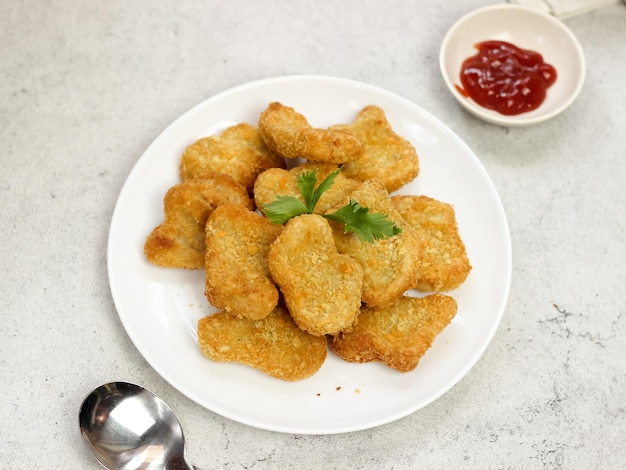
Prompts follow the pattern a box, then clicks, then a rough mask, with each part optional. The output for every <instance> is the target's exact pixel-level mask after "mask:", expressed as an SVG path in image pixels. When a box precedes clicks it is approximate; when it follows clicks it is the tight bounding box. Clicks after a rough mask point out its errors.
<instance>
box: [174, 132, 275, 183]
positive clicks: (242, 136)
mask: <svg viewBox="0 0 626 470" xmlns="http://www.w3.org/2000/svg"><path fill="white" fill-rule="evenodd" d="M284 167H285V160H284V159H283V158H281V157H279V156H278V155H276V154H275V153H274V152H272V151H271V150H270V149H269V148H268V147H267V146H266V145H265V143H264V142H263V139H262V138H261V133H260V132H259V129H258V128H257V127H255V126H252V125H250V124H247V123H241V124H237V125H236V126H232V127H229V128H228V129H225V130H224V131H223V132H222V133H221V134H219V135H212V136H210V137H204V138H202V139H200V140H198V141H196V142H194V143H193V144H191V145H190V146H188V147H187V148H186V149H185V152H184V153H183V155H182V158H181V161H180V176H181V178H182V179H183V180H188V179H191V178H193V177H195V176H198V175H201V174H203V173H209V172H218V173H224V174H227V175H229V176H232V177H233V179H234V180H235V181H237V182H238V183H240V184H242V185H243V186H245V187H246V189H247V190H248V191H252V186H253V185H254V180H255V179H256V177H257V176H258V175H259V173H262V172H263V171H265V170H267V169H268V168H284Z"/></svg>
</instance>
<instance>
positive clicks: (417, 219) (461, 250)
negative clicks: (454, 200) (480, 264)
mask: <svg viewBox="0 0 626 470" xmlns="http://www.w3.org/2000/svg"><path fill="white" fill-rule="evenodd" d="M391 202H392V204H393V206H394V207H395V208H396V209H397V210H398V212H400V214H401V215H402V217H403V218H404V220H406V221H407V223H408V224H409V225H410V226H411V227H413V229H414V230H415V232H416V233H417V234H418V236H419V237H420V239H421V240H422V242H423V243H422V245H423V251H422V256H421V263H420V271H419V274H418V278H417V282H416V284H415V288H416V289H418V290H421V291H437V292H439V291H448V290H452V289H455V288H456V287H458V286H460V285H461V284H462V283H463V282H464V281H465V279H466V278H467V276H468V275H469V273H470V270H471V269H472V267H471V266H470V263H469V260H468V258H467V253H466V251H465V244H464V243H463V240H461V237H460V236H459V230H458V227H457V223H456V216H455V214H454V209H453V208H452V206H451V205H450V204H447V203H445V202H441V201H437V200H436V199H432V198H430V197H427V196H394V197H392V198H391Z"/></svg>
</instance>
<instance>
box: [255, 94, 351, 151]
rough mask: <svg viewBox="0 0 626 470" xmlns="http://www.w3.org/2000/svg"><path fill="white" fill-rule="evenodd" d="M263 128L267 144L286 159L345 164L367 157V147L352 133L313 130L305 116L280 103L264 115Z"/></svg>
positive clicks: (273, 105) (261, 128)
mask: <svg viewBox="0 0 626 470" xmlns="http://www.w3.org/2000/svg"><path fill="white" fill-rule="evenodd" d="M259 128H260V130H261V135H262V136H263V140H264V141H265V144H266V145H267V146H268V147H269V148H271V149H272V150H273V151H274V152H276V153H277V154H278V155H281V156H282V157H285V158H304V159H306V160H313V161H316V162H325V163H345V162H351V161H354V160H357V159H359V158H360V157H361V155H362V154H363V145H362V144H361V142H360V141H359V139H357V138H356V137H355V136H354V135H353V134H351V133H350V132H346V131H343V130H333V129H319V128H315V127H312V126H311V125H310V124H309V122H308V121H307V119H306V117H305V116H303V115H302V114H300V113H298V112H297V111H296V110H295V109H293V108H291V107H289V106H284V105H283V104H281V103H278V102H272V103H270V104H269V105H268V107H267V109H265V111H263V112H262V113H261V116H260V118H259Z"/></svg>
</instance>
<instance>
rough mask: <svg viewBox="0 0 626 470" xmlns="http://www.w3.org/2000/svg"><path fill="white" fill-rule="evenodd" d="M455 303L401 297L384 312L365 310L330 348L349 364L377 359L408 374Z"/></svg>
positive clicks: (452, 312) (438, 297) (438, 296)
mask: <svg viewBox="0 0 626 470" xmlns="http://www.w3.org/2000/svg"><path fill="white" fill-rule="evenodd" d="M456 312H457V304H456V301H455V300H454V299H453V298H452V297H449V296H447V295H443V294H431V295H428V296H426V297H424V298H421V299H420V298H416V297H409V296H404V297H402V298H401V299H400V300H399V301H398V302H397V303H396V304H395V305H392V306H391V307H387V308H384V309H378V310H375V309H372V308H369V307H364V308H363V311H362V312H361V316H360V317H359V323H358V324H357V325H356V326H355V327H354V329H353V330H352V331H351V332H349V333H342V334H339V335H337V336H335V337H333V339H332V342H331V348H332V350H333V351H334V352H335V354H337V355H338V356H339V357H341V358H342V359H345V360H346V361H350V362H369V361H373V360H376V359H378V360H380V361H382V362H384V363H385V364H386V365H388V366H389V367H391V368H393V369H396V370H398V371H400V372H409V371H411V370H413V369H415V368H416V367H417V364H418V362H419V361H420V359H421V358H422V356H423V355H424V354H425V353H426V351H427V350H428V349H429V348H430V346H431V345H432V343H433V341H434V340H435V338H436V337H437V335H438V334H439V333H441V332H442V331H443V329H444V328H445V327H446V326H448V324H449V323H450V322H451V321H452V318H454V316H455V315H456Z"/></svg>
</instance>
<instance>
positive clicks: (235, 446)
mask: <svg viewBox="0 0 626 470" xmlns="http://www.w3.org/2000/svg"><path fill="white" fill-rule="evenodd" d="M492 3H495V2H488V1H484V0H458V1H455V2H440V1H435V0H423V1H420V2H417V1H399V2H394V3H393V4H392V3H390V2H386V1H376V0H369V1H363V2H349V1H345V0H332V1H331V0H319V1H317V2H291V1H288V0H273V1H272V0H267V1H265V0H263V1H257V2H247V1H244V0H231V1H228V2H218V1H213V0H210V1H205V2H197V1H190V0H177V1H175V2H173V1H165V0H163V1H156V2H149V1H145V0H141V1H135V2H125V1H120V0H110V1H107V2H84V1H83V2H81V1H78V0H69V1H63V2H62V1H50V2H36V1H33V0H24V1H19V2H8V1H6V2H2V3H1V4H0V18H2V19H1V20H0V24H2V27H1V28H0V77H1V80H0V96H1V97H2V98H1V103H2V106H1V107H0V149H1V153H0V165H1V169H2V171H1V172H0V194H1V195H2V212H1V213H0V239H1V240H2V243H1V244H0V267H1V272H2V283H1V284H0V294H1V297H2V309H1V310H2V317H1V320H2V321H1V323H0V338H1V339H0V370H1V373H2V382H3V398H2V400H1V402H0V421H1V422H2V423H3V425H2V427H1V429H2V430H1V431H0V462H2V463H1V464H0V466H1V467H2V468H42V469H88V468H94V469H95V468H98V466H97V464H96V463H95V461H94V460H93V459H92V457H91V456H90V454H88V452H87V451H86V449H85V448H84V446H83V444H82V442H81V438H80V434H79V432H78V422H77V421H78V420H77V413H78V406H79V404H80V402H81V400H82V399H83V398H84V396H85V395H86V394H87V393H88V391H89V390H91V389H92V388H93V387H94V386H96V385H99V384H100V383H104V382H107V381H110V380H119V379H123V380H129V381H134V382H137V383H140V384H143V385H145V386H147V387H148V388H150V389H152V390H153V391H155V392H157V393H158V394H159V395H160V396H162V397H163V398H164V399H165V400H166V401H167V402H168V403H169V405H170V406H171V407H172V408H173V409H174V410H175V411H176V413H177V414H178V416H179V418H180V420H181V422H182V425H183V427H184V430H185V434H186V436H187V439H188V457H189V459H190V460H191V461H192V462H194V463H195V464H196V465H198V466H199V467H200V468H202V469H217V468H227V469H233V470H234V469H244V468H247V469H252V468H254V469H257V470H261V469H274V468H280V469H283V468H298V469H305V468H306V469H308V468H310V469H317V468H324V469H342V468H351V469H369V468H381V469H392V468H393V469H409V468H481V469H535V468H537V469H560V468H563V469H592V468H598V469H603V470H604V469H617V468H619V467H620V465H621V464H623V462H624V461H626V447H625V446H624V437H623V436H624V434H625V432H626V412H625V410H624V403H625V402H626V380H625V378H626V377H625V375H626V374H625V368H626V355H625V353H624V351H625V350H626V331H625V328H624V316H625V314H626V301H625V300H624V296H623V293H622V290H623V286H624V285H625V284H626V270H625V269H624V266H623V264H624V262H625V261H626V241H625V235H624V233H625V232H626V226H625V222H624V221H626V217H624V214H623V211H624V208H626V191H625V190H624V179H625V178H626V146H625V145H624V128H626V91H625V89H624V77H626V61H625V60H624V45H625V44H626V29H625V28H624V25H625V24H626V7H625V6H624V5H615V6H611V7H607V8H603V9H600V10H596V11H593V12H591V13H587V14H585V15H582V16H577V17H574V18H571V19H568V20H566V24H567V25H568V26H569V27H570V28H571V30H572V31H573V32H574V33H575V34H576V36H577V37H578V39H579V40H580V42H581V44H582V46H583V49H584V51H585V54H586V59H587V65H588V72H587V81H586V84H585V86H584V88H583V91H582V93H581V95H580V97H579V98H578V99H577V101H576V102H575V103H574V104H573V105H572V106H571V107H570V108H569V109H568V110H567V111H566V112H565V113H563V114H562V115H560V116H558V117H556V118H554V119H552V120H551V121H549V122H546V123H544V124H541V125H537V126H533V127H527V128H502V127H498V126H494V125H491V124H488V123H485V122H482V121H480V120H478V119H477V118H475V117H473V116H471V115H469V114H468V113H467V112H465V111H464V110H462V108H461V107H460V106H459V105H458V104H457V103H456V102H455V101H454V99H453V98H452V96H451V95H450V93H449V92H448V91H447V89H446V88H445V86H444V83H443V80H442V79H441V75H440V72H439V68H438V52H439V46H440V44H441V41H442V39H443V36H444V34H445V32H446V31H447V29H448V28H449V27H450V26H451V25H452V24H453V23H454V22H455V21H456V20H457V19H458V18H459V17H461V16H462V15H463V14H465V13H467V12H468V11H470V10H472V9H475V8H478V7H481V6H484V5H487V4H492ZM291 74H317V75H331V76H339V77H346V78H350V79H354V80H359V81H363V82H367V83H370V84H372V85H376V86H378V87H381V88H385V89H387V90H390V91H392V92H394V93H396V94H398V95H401V96H404V97H406V98H408V99H409V100H411V101H413V102H415V103H417V104H419V105H420V106H421V107H423V108H425V109H426V110H428V111H430V112H431V113H433V114H434V115H435V116H437V117H438V118H439V119H441V120H442V121H443V122H445V123H446V124H447V125H448V126H449V127H450V128H451V129H452V130H453V131H455V132H456V133H457V134H458V135H459V136H460V137H461V138H462V139H463V140H465V142H467V144H468V145H469V146H470V147H471V148H472V149H473V150H474V152H475V153H476V154H477V155H478V157H479V158H480V159H481V161H482V163H483V164H484V166H485V168H486V169H487V171H488V173H489V175H490V176H491V178H492V179H493V181H494V184H495V186H496V188H497V190H498V191H499V194H500V196H501V199H502V202H503V204H504V207H505V209H506V213H507V216H508V220H509V224H510V230H511V237H512V245H513V277H512V286H511V293H510V298H509V302H508V305H507V308H506V312H505V315H504V318H503V320H502V323H501V325H500V328H499V329H498V331H497V333H496V335H495V337H494V339H493V341H492V343H491V345H490V346H489V348H488V349H487V351H486V352H485V354H484V355H483V356H482V358H481V359H480V360H479V361H478V363H477V364H476V366H475V367H474V368H473V369H472V370H471V371H470V372H469V373H468V374H467V375H466V376H465V377H464V378H463V379H462V380H461V381H460V382H459V383H458V384H457V385H456V386H454V387H453V388H452V389H451V390H450V391H449V392H447V393H446V394H445V395H443V396H442V397H441V398H439V399H438V400H436V401H435V402H434V403H432V404H430V405H429V406H427V407H425V408H423V409H421V410H419V411H417V412H415V413H413V414H411V415H409V416H407V417H405V418H403V419H400V420H398V421H395V422H392V423H390V424H386V425H383V426H379V427H376V428H372V429H368V430H363V431H358V432H354V433H347V434H337V435H322V436H310V435H291V434H282V433H275V432H269V431H263V430H260V429H255V428H252V427H248V426H246V425H243V424H240V423H237V422H234V421H231V420H229V419H226V418H223V417H221V416H219V415H217V414H215V413H213V412H211V411H208V410H206V409H204V408H202V407H201V406H199V405H198V404H196V403H195V402H193V401H191V400H190V399H188V398H187V397H185V396H183V395H182V394H180V393H179V392H177V391H176V390H175V389H174V388H173V387H172V386H171V385H170V384H168V383H167V382H166V381H165V380H163V379H162V378H161V377H160V376H159V375H158V374H157V373H156V372H155V371H154V370H153V369H152V368H151V367H150V366H149V365H148V364H147V362H146V361H145V360H144V359H143V357H142V356H141V354H140V353H139V352H138V351H137V349H136V348H135V346H134V345H133V343H132V342H131V340H130V339H129V337H128V336H127V334H126V332H125V330H124V328H123V326H122V324H121V322H120V320H119V317H118V315H117V313H116V310H115V307H114V305H113V301H112V299H111V294H110V290H109V284H108V279H107V263H106V254H107V236H108V229H109V223H110V220H111V216H112V212H113V208H114V206H115V202H116V199H117V196H118V194H119V191H120V189H121V188H122V185H123V184H124V181H125V179H126V177H127V175H128V174H129V172H130V170H131V168H132V167H133V165H134V164H135V162H136V161H137V159H138V158H139V156H140V155H141V154H142V153H143V151H144V150H145V149H146V148H147V146H148V145H149V144H150V142H151V141H152V140H153V139H154V138H155V137H156V136H157V135H158V134H159V133H160V132H161V131H162V130H163V129H164V128H165V127H166V126H167V125H168V124H169V123H171V122H172V121H173V120H175V119H176V118H177V117H178V116H180V115H181V114H182V113H183V112H185V111H187V110H188V109H190V108H191V107H192V106H193V105H195V104H197V103H199V102H201V101H203V100H205V99H206V98H208V97H210V96H212V95H214V94H216V93H218V92H221V91H223V90H226V89H228V88H231V87H233V86H236V85H240V84H243V83H246V82H249V81H252V80H257V79H261V78H266V77H273V76H280V75H291Z"/></svg>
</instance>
